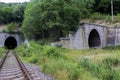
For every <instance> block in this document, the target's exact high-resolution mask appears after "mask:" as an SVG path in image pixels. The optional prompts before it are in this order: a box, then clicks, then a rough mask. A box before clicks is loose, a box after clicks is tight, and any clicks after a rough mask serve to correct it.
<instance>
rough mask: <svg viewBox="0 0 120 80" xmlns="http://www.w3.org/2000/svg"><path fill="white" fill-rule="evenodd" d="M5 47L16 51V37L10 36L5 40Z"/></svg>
mask: <svg viewBox="0 0 120 80" xmlns="http://www.w3.org/2000/svg"><path fill="white" fill-rule="evenodd" d="M4 46H5V48H7V49H14V48H16V47H17V41H16V39H15V38H14V37H12V36H10V37H8V38H7V39H6V40H5V42H4Z"/></svg>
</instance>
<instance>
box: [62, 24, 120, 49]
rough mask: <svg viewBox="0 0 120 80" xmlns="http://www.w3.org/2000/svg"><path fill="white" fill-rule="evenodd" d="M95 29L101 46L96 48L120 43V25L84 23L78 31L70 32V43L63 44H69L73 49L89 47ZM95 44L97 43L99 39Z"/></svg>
mask: <svg viewBox="0 0 120 80" xmlns="http://www.w3.org/2000/svg"><path fill="white" fill-rule="evenodd" d="M93 30H95V31H96V32H97V33H95V34H98V35H99V36H98V37H99V38H100V46H97V47H95V48H103V47H107V46H115V45H120V27H112V28H111V27H106V26H101V25H95V24H91V23H83V24H82V25H80V27H79V29H78V30H77V31H76V32H70V33H69V41H68V43H67V44H66V43H64V44H62V45H63V46H65V45H68V46H67V47H69V48H71V49H89V48H90V46H89V39H90V34H91V32H92V31H93ZM92 38H94V35H93V36H92ZM96 40H97V39H96ZM63 42H64V41H63ZM94 44H97V41H96V42H95V43H94Z"/></svg>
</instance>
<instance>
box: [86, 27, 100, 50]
mask: <svg viewBox="0 0 120 80" xmlns="http://www.w3.org/2000/svg"><path fill="white" fill-rule="evenodd" d="M88 44H89V48H98V47H100V45H101V40H100V36H99V34H98V32H97V30H95V29H93V30H92V31H91V32H90V34H89V39H88Z"/></svg>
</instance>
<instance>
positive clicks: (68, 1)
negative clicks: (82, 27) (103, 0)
mask: <svg viewBox="0 0 120 80" xmlns="http://www.w3.org/2000/svg"><path fill="white" fill-rule="evenodd" d="M81 1H82V3H81ZM87 1H88V3H89V4H90V3H91V4H92V1H93V0H86V2H85V1H83V0H32V2H30V3H29V4H28V6H27V8H26V10H25V19H24V22H23V27H22V30H23V32H24V33H25V35H26V36H27V37H35V38H38V37H39V38H41V37H42V38H43V37H46V35H47V36H48V37H49V36H51V35H52V36H54V37H55V36H57V35H55V34H58V35H60V34H62V33H63V34H66V33H68V31H69V30H75V29H76V27H77V26H78V24H79V22H80V16H82V15H83V14H84V13H86V12H89V11H90V10H89V7H90V5H88V4H87ZM90 1H91V2H90ZM88 6H89V7H88ZM83 8H84V9H83ZM85 15H86V14H85ZM87 15H88V14H87ZM31 35H32V36H31ZM40 36H41V37H40Z"/></svg>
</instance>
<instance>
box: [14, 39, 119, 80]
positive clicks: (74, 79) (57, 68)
mask: <svg viewBox="0 0 120 80" xmlns="http://www.w3.org/2000/svg"><path fill="white" fill-rule="evenodd" d="M30 44H31V47H30V48H29V49H26V48H25V46H24V45H22V46H20V47H18V48H17V49H16V50H17V51H18V52H19V55H20V57H21V59H23V60H24V61H25V62H29V63H34V64H37V65H40V67H41V70H42V71H43V72H44V73H46V74H48V75H51V76H52V77H54V78H55V79H57V80H120V71H118V70H115V69H114V68H116V67H119V65H120V60H119V57H118V55H120V53H118V52H119V51H120V48H119V47H116V48H114V49H113V48H105V49H89V50H69V49H64V48H55V47H51V46H49V45H40V44H38V43H36V42H34V41H31V42H30ZM103 54H107V55H108V54H109V56H107V55H106V57H105V56H102V55H103ZM113 55H114V56H113ZM86 56H92V57H86ZM96 57H97V59H96ZM99 59H100V60H99ZM113 67H114V68H113Z"/></svg>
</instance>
